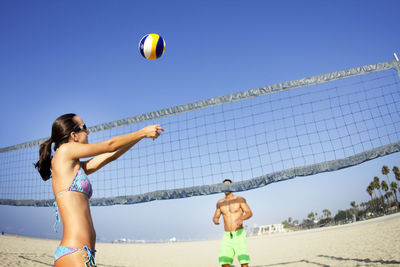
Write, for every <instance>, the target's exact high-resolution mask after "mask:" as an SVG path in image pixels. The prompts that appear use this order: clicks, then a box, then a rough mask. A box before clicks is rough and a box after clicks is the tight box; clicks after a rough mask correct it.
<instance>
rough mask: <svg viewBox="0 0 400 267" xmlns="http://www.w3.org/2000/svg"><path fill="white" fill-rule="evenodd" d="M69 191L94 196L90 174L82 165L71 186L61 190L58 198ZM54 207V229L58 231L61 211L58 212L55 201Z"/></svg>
mask: <svg viewBox="0 0 400 267" xmlns="http://www.w3.org/2000/svg"><path fill="white" fill-rule="evenodd" d="M69 191H75V192H80V193H83V194H85V195H87V196H88V198H90V197H91V196H92V193H93V190H92V184H91V183H90V181H89V178H88V176H87V175H86V173H85V172H84V171H83V169H82V167H79V170H78V172H77V173H76V175H75V178H74V180H73V181H72V184H71V185H70V186H69V188H68V190H64V191H61V192H59V193H58V194H57V195H56V198H57V197H58V196H59V195H61V194H63V193H66V192H69ZM53 208H54V210H55V212H56V222H55V223H54V230H55V231H56V232H57V230H56V227H57V224H58V222H59V221H60V213H59V212H58V207H57V202H56V201H54V202H53Z"/></svg>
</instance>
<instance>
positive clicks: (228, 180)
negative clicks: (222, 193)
mask: <svg viewBox="0 0 400 267" xmlns="http://www.w3.org/2000/svg"><path fill="white" fill-rule="evenodd" d="M225 182H230V183H232V180H231V179H225V180H223V181H222V183H225Z"/></svg>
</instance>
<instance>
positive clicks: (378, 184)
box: [373, 176, 383, 198]
mask: <svg viewBox="0 0 400 267" xmlns="http://www.w3.org/2000/svg"><path fill="white" fill-rule="evenodd" d="M373 183H374V188H375V189H376V190H378V192H379V194H380V195H381V198H382V197H383V195H382V191H381V182H380V180H379V177H378V176H375V177H374V181H373Z"/></svg>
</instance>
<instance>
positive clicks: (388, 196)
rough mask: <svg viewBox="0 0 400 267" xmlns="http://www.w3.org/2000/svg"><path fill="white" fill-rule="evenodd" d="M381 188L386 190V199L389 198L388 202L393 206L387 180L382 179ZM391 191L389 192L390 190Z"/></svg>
mask: <svg viewBox="0 0 400 267" xmlns="http://www.w3.org/2000/svg"><path fill="white" fill-rule="evenodd" d="M381 188H382V190H383V191H385V198H386V200H387V204H388V206H389V207H391V203H390V202H391V201H390V196H391V194H389V192H390V191H389V185H388V184H387V183H386V181H382V183H381ZM388 191H389V192H388Z"/></svg>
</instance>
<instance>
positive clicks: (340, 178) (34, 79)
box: [0, 0, 400, 240]
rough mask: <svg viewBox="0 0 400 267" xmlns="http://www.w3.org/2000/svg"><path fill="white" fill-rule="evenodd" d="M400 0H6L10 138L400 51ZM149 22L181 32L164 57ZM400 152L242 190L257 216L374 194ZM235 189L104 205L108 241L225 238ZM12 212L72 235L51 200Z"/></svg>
mask: <svg viewBox="0 0 400 267" xmlns="http://www.w3.org/2000/svg"><path fill="white" fill-rule="evenodd" d="M399 9H400V2H399V1H397V0H392V1H389V0H385V1H378V0H376V1H354V0H351V1H343V0H338V1H250V2H243V1H217V2H216V1H200V2H198V3H194V2H188V1H170V2H167V1H148V2H143V1H50V0H42V1H12V0H3V1H0V38H1V41H0V88H1V92H2V97H1V106H0V111H1V114H2V116H1V118H0V120H1V125H3V128H2V129H3V130H2V131H0V147H6V146H10V145H15V144H18V143H23V142H26V141H31V140H34V139H38V138H43V137H47V136H49V135H50V127H51V123H52V122H53V121H54V119H55V118H57V117H58V116H59V115H61V114H64V113H68V112H74V113H77V114H79V115H80V116H81V117H82V118H83V119H84V120H85V122H86V123H87V124H88V125H97V124H100V123H104V122H109V121H113V120H117V119H122V118H126V117H129V116H134V115H138V114H141V113H145V112H149V111H154V110H158V109H163V108H166V107H170V106H175V105H180V104H185V103H189V102H193V101H197V100H201V99H206V98H210V97H215V96H221V95H225V94H230V93H233V92H237V91H242V90H247V89H251V88H257V87H260V86H265V85H269V84H273V83H279V82H283V81H288V80H294V79H298V78H302V77H307V76H311V75H317V74H322V73H326V72H331V71H336V70H341V69H345V68H351V67H356V66H360V65H366V64H373V63H377V62H383V61H388V60H392V59H393V52H397V53H398V54H400V35H399V34H398V32H399V29H398V24H399V16H398V14H399ZM147 33H159V34H160V35H161V36H163V37H164V39H165V41H166V44H167V47H166V51H165V54H164V55H163V56H162V57H161V58H160V59H158V60H156V61H148V60H145V59H144V58H142V56H141V55H140V53H139V52H138V42H139V40H140V38H141V37H142V36H143V35H145V34H147ZM399 158H400V157H399V155H398V154H394V155H391V156H388V157H384V158H380V159H377V160H374V161H372V162H369V163H366V164H363V165H360V166H357V167H354V168H350V169H346V170H341V171H338V172H335V173H326V174H320V175H315V176H313V177H306V178H296V179H293V180H289V181H285V182H281V183H277V184H272V185H269V186H267V187H264V188H260V189H257V190H252V191H248V192H241V193H238V194H239V195H242V196H244V197H246V199H247V200H248V202H249V204H250V207H251V208H252V209H253V212H254V217H253V218H252V219H251V220H249V221H248V223H247V224H248V225H249V226H253V225H254V224H257V225H260V224H270V223H279V222H281V221H283V220H284V219H286V218H287V217H289V216H291V217H293V218H295V219H299V220H302V219H303V218H306V216H307V214H308V213H309V212H310V211H314V212H318V213H321V211H322V209H324V208H328V209H330V210H331V212H332V213H336V212H337V210H338V209H345V208H348V206H349V203H350V201H352V200H355V201H356V202H357V203H359V202H361V201H365V200H367V199H368V198H369V196H368V195H367V193H366V192H365V188H366V186H367V185H368V183H369V182H370V180H371V179H372V177H373V176H375V175H378V176H379V175H381V174H380V169H381V167H382V165H383V164H386V165H388V166H389V167H390V168H391V167H392V166H393V165H400V160H399ZM92 182H93V183H95V181H92ZM222 197H223V195H212V196H205V197H194V198H188V199H180V200H166V201H156V202H151V203H145V204H139V205H130V206H115V207H102V208H97V207H94V208H93V209H92V215H93V217H94V222H95V227H96V230H97V234H98V236H99V237H100V238H105V239H108V240H109V239H116V238H120V237H128V238H134V239H166V238H169V237H172V236H176V237H177V238H181V239H188V238H196V239H198V238H218V237H219V234H220V233H221V232H222V231H223V228H222V226H214V225H213V224H212V222H211V217H212V215H213V212H214V209H215V203H216V201H217V200H218V199H219V198H222ZM0 213H1V214H2V216H0V217H1V219H0V230H4V231H6V232H10V233H20V234H24V235H33V236H41V237H50V238H59V237H60V234H57V235H54V234H53V233H52V224H53V222H54V214H53V211H52V210H51V209H50V208H26V207H17V208H16V207H7V206H0ZM4 214H6V215H7V216H3V215H4ZM27 221H29V222H30V223H29V224H27V223H26V222H27ZM160 221H162V223H160ZM160 224H162V226H160Z"/></svg>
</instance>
